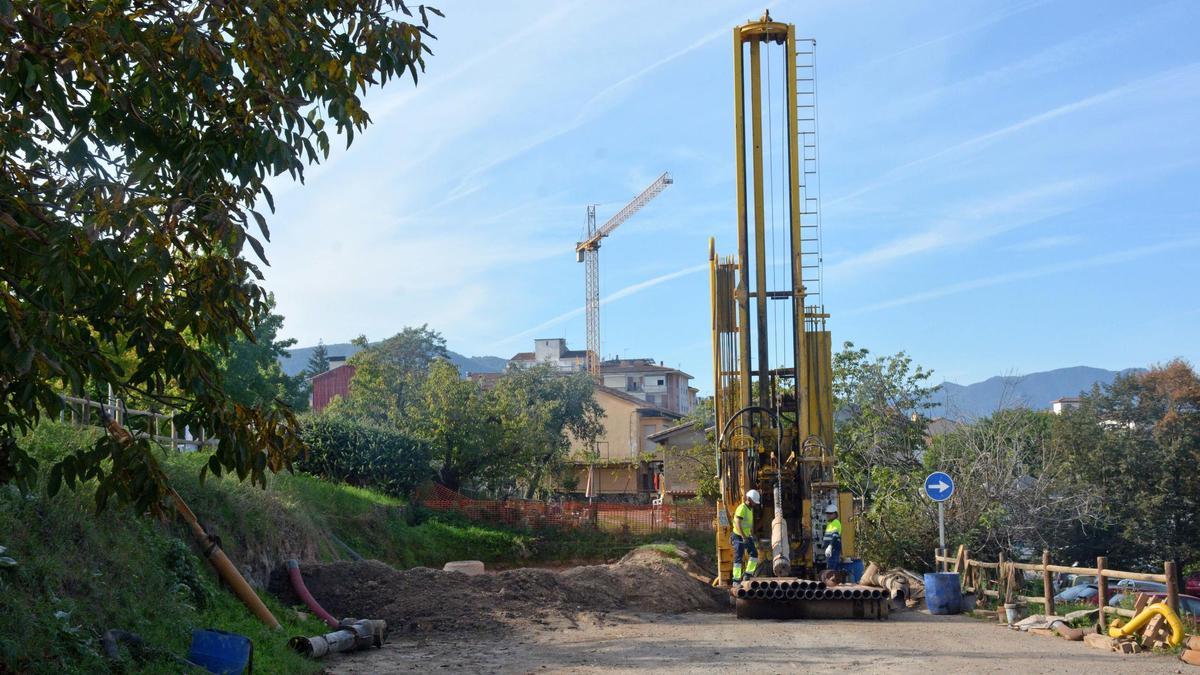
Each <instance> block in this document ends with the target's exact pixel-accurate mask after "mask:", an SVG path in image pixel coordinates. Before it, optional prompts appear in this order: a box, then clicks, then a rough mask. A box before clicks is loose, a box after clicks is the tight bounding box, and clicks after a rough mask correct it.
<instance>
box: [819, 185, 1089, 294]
mask: <svg viewBox="0 0 1200 675" xmlns="http://www.w3.org/2000/svg"><path fill="white" fill-rule="evenodd" d="M1102 186H1103V181H1099V180H1097V179H1082V178H1076V179H1070V180H1063V181H1058V182H1055V183H1050V184H1047V185H1038V186H1036V187H1033V188H1030V189H1027V190H1022V191H1020V192H1015V193H1011V194H1004V195H999V196H996V197H992V198H989V199H985V200H981V201H979V202H975V203H970V204H966V205H964V206H962V207H960V208H958V209H956V210H955V212H954V213H952V214H951V215H950V216H948V217H946V218H943V219H942V220H941V222H939V223H938V224H936V225H934V226H933V227H930V228H929V229H927V230H925V231H923V232H918V233H916V234H911V235H907V236H904V237H900V238H898V239H894V240H892V241H889V242H887V243H885V244H883V245H881V246H877V247H875V248H873V249H870V250H868V251H866V252H864V253H861V254H859V255H856V256H851V257H848V258H846V259H844V260H842V261H841V262H839V263H838V264H836V265H831V266H829V267H828V268H827V269H828V271H829V274H830V275H831V276H833V277H836V276H838V275H848V274H852V273H855V272H859V271H861V270H864V269H869V268H871V267H876V266H879V265H883V264H886V263H889V262H893V261H896V260H900V259H903V258H907V257H910V256H913V255H918V254H921V253H928V252H930V251H934V250H937V249H942V248H947V247H950V246H960V245H963V244H969V243H972V242H976V241H981V240H984V239H989V238H991V237H994V236H996V235H999V234H1002V233H1004V232H1008V231H1010V230H1014V229H1016V228H1019V227H1025V226H1027V225H1031V224H1033V223H1036V222H1039V221H1042V220H1045V219H1046V218H1049V217H1051V216H1054V215H1060V214H1062V213H1066V212H1069V211H1071V210H1073V209H1074V208H1075V206H1074V205H1073V204H1070V203H1069V200H1068V198H1069V197H1070V196H1071V195H1073V194H1077V193H1079V192H1081V191H1083V190H1088V189H1090V190H1095V189H1098V188H1100V187H1102Z"/></svg>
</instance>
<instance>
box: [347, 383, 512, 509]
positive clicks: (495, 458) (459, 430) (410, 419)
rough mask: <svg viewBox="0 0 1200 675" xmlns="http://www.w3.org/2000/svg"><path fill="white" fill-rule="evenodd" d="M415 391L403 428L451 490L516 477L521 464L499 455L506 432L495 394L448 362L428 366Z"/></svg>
mask: <svg viewBox="0 0 1200 675" xmlns="http://www.w3.org/2000/svg"><path fill="white" fill-rule="evenodd" d="M355 377H356V378H357V377H358V376H357V375H355ZM415 391H416V394H415V395H414V396H412V397H411V398H410V400H409V406H408V411H407V415H406V416H405V417H404V418H403V425H402V429H403V430H404V431H406V432H408V433H410V434H412V435H413V436H415V437H417V438H420V439H423V440H424V441H425V442H426V443H428V445H429V447H430V449H431V451H432V457H433V463H434V466H435V469H436V477H437V481H438V482H439V483H441V484H442V485H445V486H446V487H448V488H450V489H451V490H458V489H460V488H461V487H462V486H463V484H464V483H467V482H476V483H479V484H481V485H480V486H481V487H487V488H495V487H497V486H499V485H500V484H502V483H504V482H506V481H507V480H509V479H510V478H511V477H512V473H513V467H514V465H515V464H516V462H515V461H514V458H512V457H510V456H508V455H507V454H506V453H503V452H499V449H500V445H501V441H502V437H503V433H504V429H503V425H502V423H501V421H500V419H499V418H498V417H497V416H496V414H495V412H496V411H495V406H494V405H493V397H492V396H491V395H490V392H487V391H484V390H483V389H481V388H480V387H479V385H477V384H475V383H474V382H471V381H470V380H464V379H463V378H462V376H461V375H460V374H459V372H458V368H456V367H454V364H452V363H450V362H449V361H446V360H445V359H437V360H435V361H433V362H432V363H430V364H429V372H428V375H427V376H426V377H425V378H424V379H423V380H422V381H421V382H420V384H419V386H417V387H416V388H415Z"/></svg>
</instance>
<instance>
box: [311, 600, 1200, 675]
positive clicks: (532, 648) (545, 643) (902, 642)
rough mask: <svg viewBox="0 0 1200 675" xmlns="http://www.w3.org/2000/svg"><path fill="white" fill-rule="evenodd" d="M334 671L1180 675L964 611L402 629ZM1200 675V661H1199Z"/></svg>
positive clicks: (625, 617) (344, 659) (1171, 666)
mask: <svg viewBox="0 0 1200 675" xmlns="http://www.w3.org/2000/svg"><path fill="white" fill-rule="evenodd" d="M327 665H328V666H329V668H330V671H329V672H331V673H403V672H412V671H424V672H429V671H430V670H435V671H436V670H441V671H442V672H455V673H457V672H479V673H526V672H567V673H602V672H603V673H613V672H639V673H646V672H673V673H707V672H713V671H722V672H747V673H782V672H799V671H801V670H803V671H806V672H819V673H822V672H829V673H846V672H854V673H922V674H923V675H930V674H931V673H963V672H969V673H971V674H972V675H980V674H982V673H1184V674H1185V675H1187V674H1188V673H1191V672H1192V670H1193V669H1192V667H1191V666H1188V665H1185V664H1183V663H1181V662H1179V661H1178V660H1176V659H1175V658H1174V657H1172V656H1165V655H1146V654H1142V655H1134V656H1121V655H1118V654H1111V653H1106V652H1103V651H1100V650H1098V649H1094V648H1090V647H1086V646H1084V644H1083V643H1081V642H1067V641H1066V640H1062V639H1059V638H1056V637H1055V638H1050V637H1041V636H1036V635H1029V634H1020V633H1017V632H1015V631H1012V630H1009V629H1006V628H1003V627H1001V626H997V625H993V624H989V623H987V622H984V621H981V620H977V619H971V618H967V617H961V616H953V617H947V616H932V615H929V614H926V613H923V612H903V613H898V614H893V615H892V618H890V619H888V620H886V621H845V620H843V621H788V622H782V621H748V620H743V621H738V620H737V619H735V618H734V617H733V615H732V613H728V614H725V613H688V614H674V615H662V614H630V613H610V614H605V615H599V616H597V615H585V616H581V617H578V618H577V619H576V620H574V621H573V622H571V623H570V624H568V625H566V626H554V627H553V628H546V629H543V630H536V629H535V630H528V631H522V632H520V633H517V634H509V635H507V636H505V637H500V636H499V635H490V634H483V633H479V632H474V633H462V634H457V633H443V634H441V635H427V636H409V635H405V636H397V637H395V638H393V639H391V640H390V642H389V643H388V644H386V645H385V646H384V647H383V649H381V650H378V651H374V652H366V653H358V654H351V655H338V656H335V657H333V658H331V659H330V660H329V662H328V663H327ZM1195 670H1196V673H1198V674H1200V669H1195Z"/></svg>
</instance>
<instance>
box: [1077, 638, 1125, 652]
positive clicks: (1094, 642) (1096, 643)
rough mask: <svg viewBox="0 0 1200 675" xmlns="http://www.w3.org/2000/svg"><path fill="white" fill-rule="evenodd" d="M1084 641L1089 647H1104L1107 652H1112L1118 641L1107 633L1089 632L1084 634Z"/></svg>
mask: <svg viewBox="0 0 1200 675" xmlns="http://www.w3.org/2000/svg"><path fill="white" fill-rule="evenodd" d="M1083 643H1084V644H1086V645H1087V646H1089V647H1095V648H1096V649H1103V650H1104V651H1106V652H1111V651H1113V649H1114V648H1115V645H1116V643H1117V641H1116V640H1114V639H1112V638H1110V637H1108V636H1107V635H1100V634H1099V633H1088V634H1087V635H1084V636H1083Z"/></svg>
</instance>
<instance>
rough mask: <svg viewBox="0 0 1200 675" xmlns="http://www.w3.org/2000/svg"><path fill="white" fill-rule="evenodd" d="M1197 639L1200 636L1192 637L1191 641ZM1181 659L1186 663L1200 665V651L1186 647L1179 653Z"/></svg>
mask: <svg viewBox="0 0 1200 675" xmlns="http://www.w3.org/2000/svg"><path fill="white" fill-rule="evenodd" d="M1197 639H1200V638H1192V640H1191V641H1193V642H1194V641H1195V640H1197ZM1179 660H1180V661H1183V662H1184V663H1190V664H1192V665H1193V666H1200V651H1197V650H1195V649H1185V650H1183V651H1182V652H1180V653H1179Z"/></svg>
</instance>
